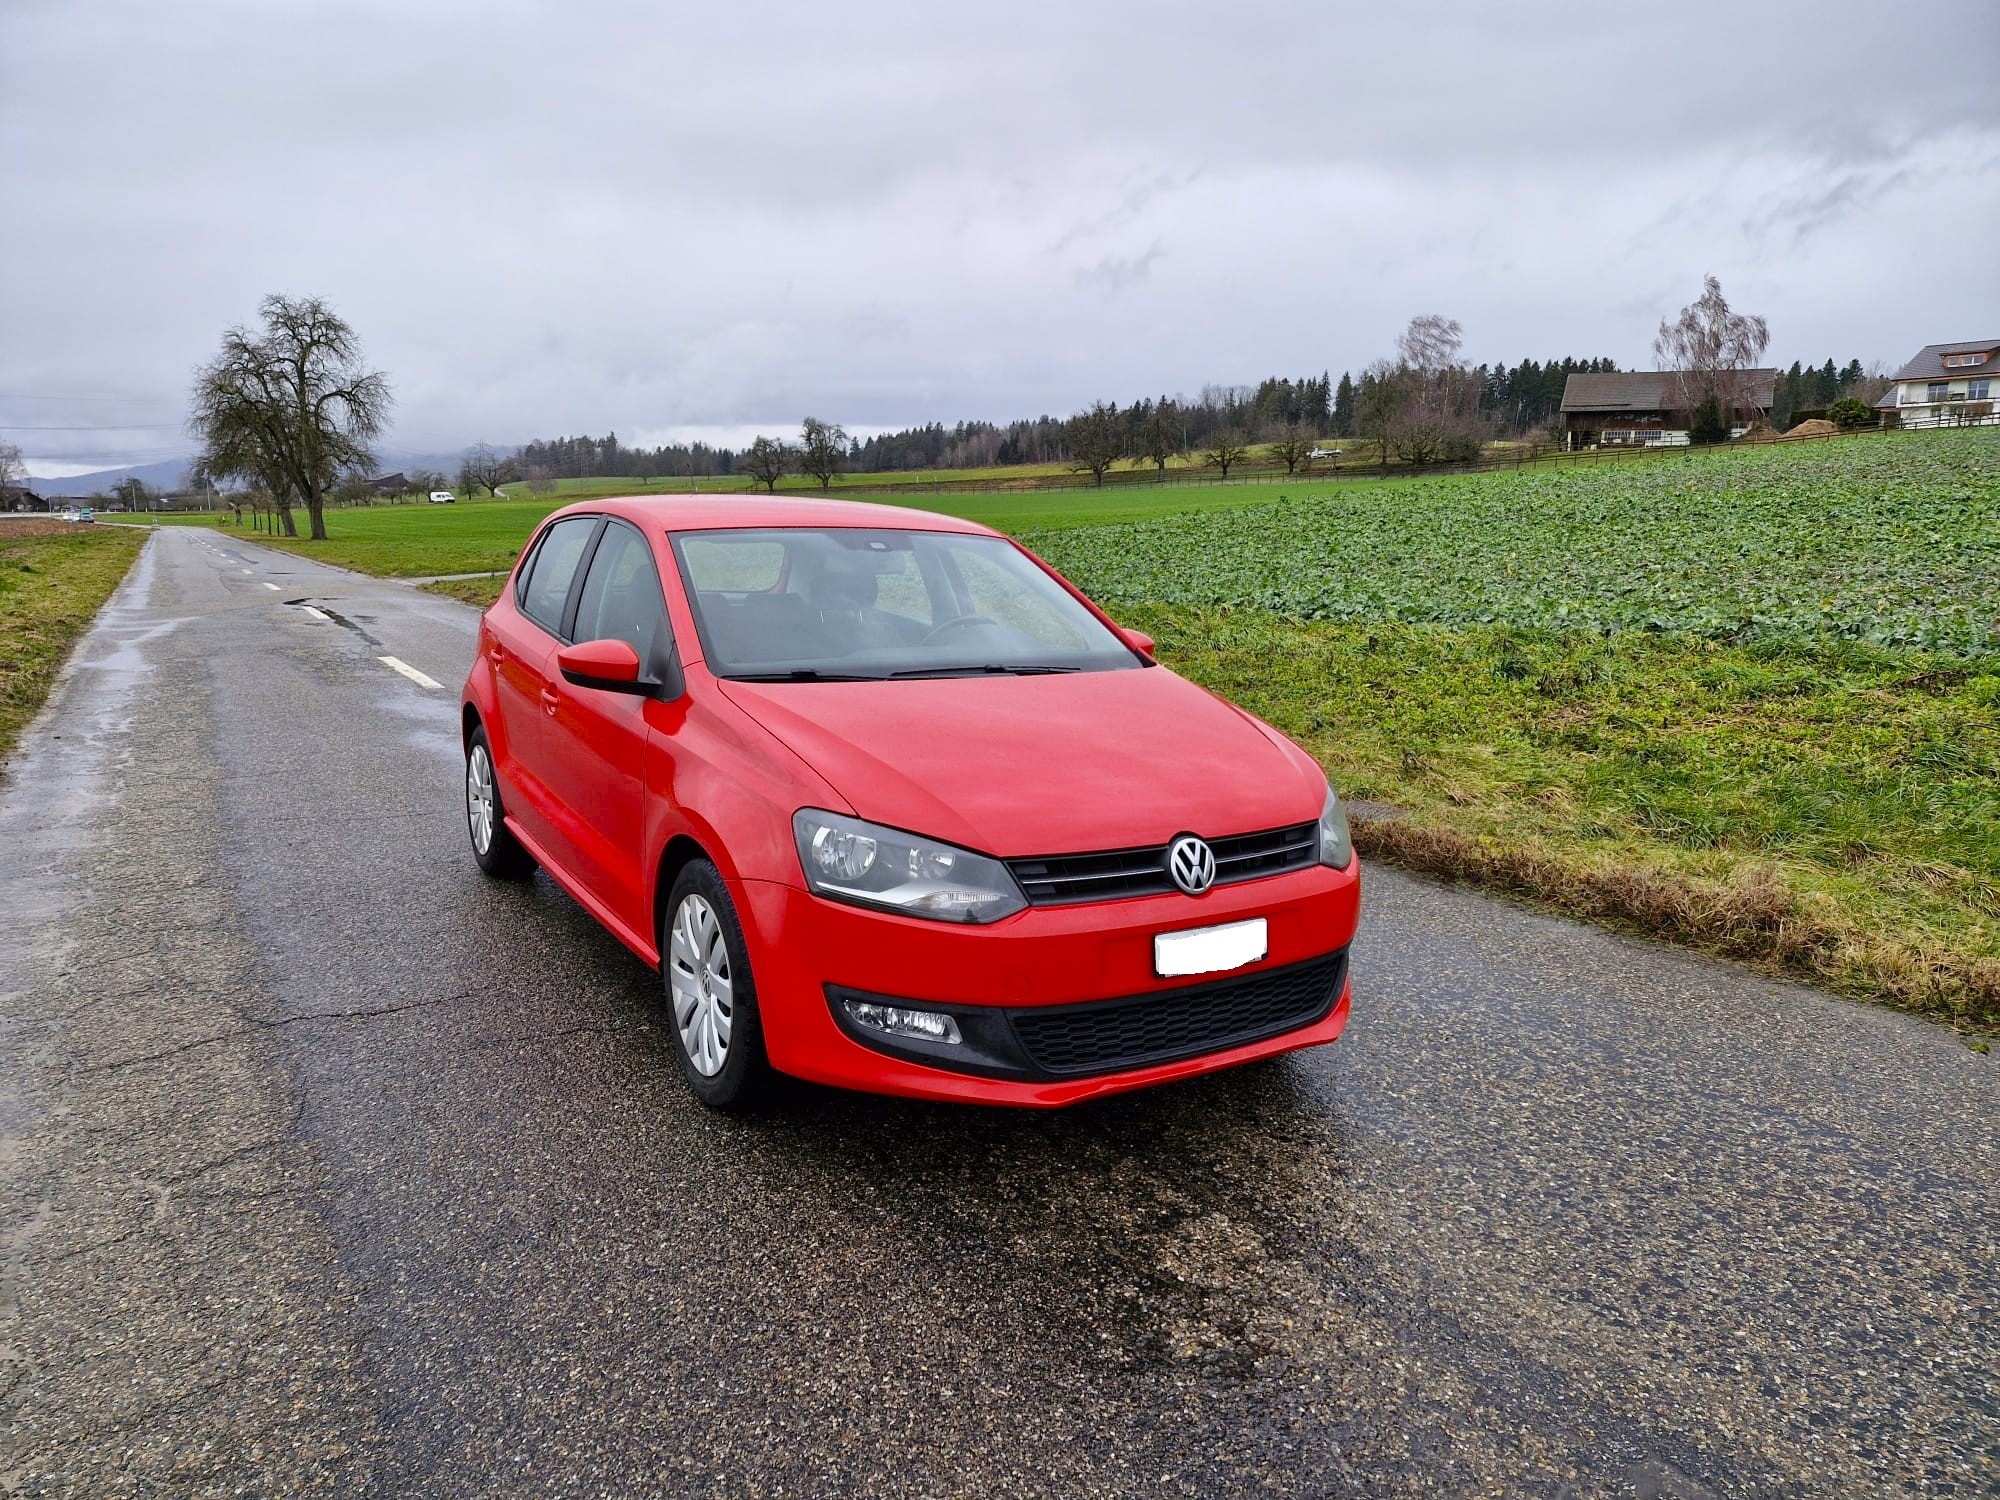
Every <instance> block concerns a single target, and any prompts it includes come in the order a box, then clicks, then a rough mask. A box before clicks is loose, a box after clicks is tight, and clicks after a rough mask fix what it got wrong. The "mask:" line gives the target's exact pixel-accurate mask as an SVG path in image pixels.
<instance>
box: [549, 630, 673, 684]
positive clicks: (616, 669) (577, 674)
mask: <svg viewBox="0 0 2000 1500" xmlns="http://www.w3.org/2000/svg"><path fill="white" fill-rule="evenodd" d="M556 665H557V666H558V667H559V668H561V669H562V674H563V679H564V680H565V681H567V682H572V683H574V684H575V685H576V686H578V687H587V688H597V689H600V690H601V691H603V692H607V693H641V694H650V693H651V692H652V691H653V689H654V687H655V686H656V684H654V683H651V682H645V681H642V680H641V679H640V676H639V653H638V652H636V651H634V650H633V649H632V643H631V642H630V641H578V642H577V643H576V644H575V645H574V646H564V647H563V648H562V649H561V650H559V651H558V652H556Z"/></svg>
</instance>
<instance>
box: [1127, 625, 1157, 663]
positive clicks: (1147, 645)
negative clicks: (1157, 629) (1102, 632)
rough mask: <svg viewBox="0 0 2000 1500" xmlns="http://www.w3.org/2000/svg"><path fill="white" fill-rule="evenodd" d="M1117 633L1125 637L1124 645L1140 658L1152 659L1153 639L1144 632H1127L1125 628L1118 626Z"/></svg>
mask: <svg viewBox="0 0 2000 1500" xmlns="http://www.w3.org/2000/svg"><path fill="white" fill-rule="evenodd" d="M1118 633H1119V634H1120V635H1122V636H1124V637H1125V644H1126V645H1128V646H1130V647H1131V648H1132V649H1133V650H1134V651H1136V652H1138V653H1139V654H1140V655H1141V656H1143V657H1146V658H1148V659H1150V658H1151V657H1152V655H1153V638H1152V637H1151V636H1150V635H1147V634H1146V632H1145V631H1143V630H1128V629H1127V628H1126V627H1125V626H1123V625H1120V626H1119V627H1118Z"/></svg>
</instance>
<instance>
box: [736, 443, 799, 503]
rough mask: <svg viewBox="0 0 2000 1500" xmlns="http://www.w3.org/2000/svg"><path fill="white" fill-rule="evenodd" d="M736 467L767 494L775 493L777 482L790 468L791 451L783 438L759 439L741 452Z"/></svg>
mask: <svg viewBox="0 0 2000 1500" xmlns="http://www.w3.org/2000/svg"><path fill="white" fill-rule="evenodd" d="M736 467H737V468H739V469H741V470H742V471H743V472H744V473H745V474H748V475H749V476H750V477H751V478H752V479H754V480H756V481H757V482H758V483H759V484H761V485H763V486H764V489H765V490H766V491H767V492H769V493H776V491H777V488H778V481H779V480H780V479H783V478H784V477H785V475H786V473H787V472H788V471H789V470H790V469H791V467H792V450H791V448H790V447H789V446H788V445H787V444H786V442H785V440H784V439H783V438H770V437H759V438H758V439H757V440H756V441H755V442H754V443H752V444H751V445H750V446H749V447H748V448H746V449H744V450H743V455H742V457H740V458H738V459H737V460H736Z"/></svg>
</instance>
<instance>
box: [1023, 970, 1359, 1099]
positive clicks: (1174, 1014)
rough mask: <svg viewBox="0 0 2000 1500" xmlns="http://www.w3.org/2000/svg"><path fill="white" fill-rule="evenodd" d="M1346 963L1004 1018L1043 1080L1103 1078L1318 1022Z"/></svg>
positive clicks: (1334, 994)
mask: <svg viewBox="0 0 2000 1500" xmlns="http://www.w3.org/2000/svg"><path fill="white" fill-rule="evenodd" d="M1346 963H1347V955H1346V954H1345V953H1344V952H1342V953H1334V954H1329V955H1328V956H1327V957H1325V958H1317V959H1313V960H1312V961H1310V962H1308V963H1302V964H1292V965H1290V966H1289V967H1286V968H1283V969H1267V970H1265V971H1264V972H1263V973H1261V974H1252V975H1249V976H1247V977H1245V978H1242V979H1226V980H1223V981H1221V982H1219V983H1215V984H1200V985H1193V986H1190V987H1189V988H1186V989H1178V990H1164V991H1162V992H1160V993H1159V994H1155V995H1135V996H1133V997H1132V998H1131V999H1129V1000H1100V1001H1096V1002H1093V1003H1091V1004H1087V1005H1058V1006H1047V1007H1038V1008H1035V1009H1029V1010H1015V1011H1012V1012H1010V1013H1009V1015H1010V1019H1011V1020H1012V1021H1013V1024H1014V1033H1015V1035H1016V1036H1017V1037H1019V1038H1020V1041H1021V1045H1022V1047H1023V1048H1024V1049H1025V1050H1026V1052H1027V1054H1028V1057H1029V1059H1030V1060H1031V1061H1032V1062H1033V1063H1034V1065H1035V1066H1036V1067H1037V1068H1040V1069H1042V1070H1043V1071H1044V1072H1048V1073H1060V1074H1076V1073H1109V1072H1117V1071H1121V1070H1123V1069H1126V1068H1135V1067H1143V1066H1146V1065H1149V1064H1153V1063H1163V1062H1172V1061H1174V1060H1175V1059H1177V1058H1183V1057H1198V1056H1200V1055H1201V1054H1202V1053H1204V1052H1220V1051H1223V1050H1224V1049H1226V1048H1229V1047H1238V1046H1242V1045H1243V1044H1244V1043H1246V1042H1254V1041H1257V1040H1259V1039H1260V1038H1263V1037H1267V1036H1276V1035H1277V1034H1278V1033H1280V1032H1284V1031H1293V1030H1296V1029H1297V1028H1299V1027H1301V1026H1305V1025H1309V1024H1310V1023H1312V1022H1314V1021H1317V1020H1319V1019H1320V1018H1321V1017H1322V1016H1324V1015H1325V1014H1326V1013H1327V1012H1328V1011H1329V1010H1331V1009H1332V1008H1333V1002H1334V999H1335V998H1336V997H1337V996H1338V995H1339V993H1340V981H1341V975H1342V972H1343V970H1344V968H1345V966H1346Z"/></svg>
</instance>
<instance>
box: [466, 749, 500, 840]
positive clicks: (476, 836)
mask: <svg viewBox="0 0 2000 1500" xmlns="http://www.w3.org/2000/svg"><path fill="white" fill-rule="evenodd" d="M465 820H466V822H467V823H468V824H469V825H470V826H471V828H472V847H473V848H474V849H476V850H477V851H478V852H479V853H481V854H486V853H488V852H490V851H491V850H492V848H493V826H494V817H493V760H492V758H491V757H490V756H489V755H487V753H486V747H485V746H484V745H474V746H473V747H472V753H471V754H470V755H468V756H467V757H466V758H465Z"/></svg>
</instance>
